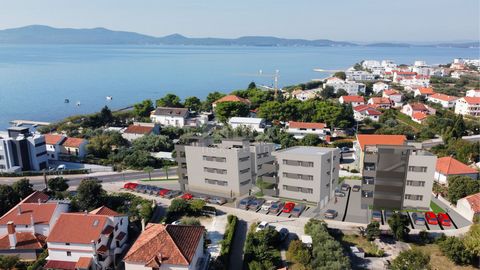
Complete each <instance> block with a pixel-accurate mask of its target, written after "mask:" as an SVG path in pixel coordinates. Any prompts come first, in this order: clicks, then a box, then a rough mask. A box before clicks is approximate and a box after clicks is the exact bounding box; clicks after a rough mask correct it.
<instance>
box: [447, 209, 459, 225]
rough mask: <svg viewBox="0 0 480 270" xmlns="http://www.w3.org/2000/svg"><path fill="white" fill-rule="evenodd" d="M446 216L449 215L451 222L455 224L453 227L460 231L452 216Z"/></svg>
mask: <svg viewBox="0 0 480 270" xmlns="http://www.w3.org/2000/svg"><path fill="white" fill-rule="evenodd" d="M445 214H447V216H448V218H449V219H450V222H451V223H452V224H453V227H455V229H458V227H457V224H455V222H454V221H453V218H452V217H451V216H450V214H449V213H448V212H447V213H445Z"/></svg>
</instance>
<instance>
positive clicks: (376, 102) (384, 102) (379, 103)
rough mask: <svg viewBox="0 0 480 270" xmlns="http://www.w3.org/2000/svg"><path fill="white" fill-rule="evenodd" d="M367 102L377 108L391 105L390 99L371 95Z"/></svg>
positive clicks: (386, 107) (387, 107)
mask: <svg viewBox="0 0 480 270" xmlns="http://www.w3.org/2000/svg"><path fill="white" fill-rule="evenodd" d="M367 104H369V105H370V106H372V107H374V108H377V109H390V108H391V107H392V101H391V100H390V99H389V98H385V97H372V98H370V99H369V100H368V102H367Z"/></svg>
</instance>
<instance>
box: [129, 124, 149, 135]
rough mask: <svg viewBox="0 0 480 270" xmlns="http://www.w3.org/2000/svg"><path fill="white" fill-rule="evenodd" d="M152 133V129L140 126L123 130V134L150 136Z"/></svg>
mask: <svg viewBox="0 0 480 270" xmlns="http://www.w3.org/2000/svg"><path fill="white" fill-rule="evenodd" d="M152 131H153V127H149V126H140V125H130V126H128V128H127V129H125V131H124V133H132V134H150V133H151V132H152Z"/></svg>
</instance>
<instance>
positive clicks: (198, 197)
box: [195, 194, 210, 202]
mask: <svg viewBox="0 0 480 270" xmlns="http://www.w3.org/2000/svg"><path fill="white" fill-rule="evenodd" d="M195 199H198V200H202V201H206V202H207V201H208V199H210V196H208V195H203V194H201V195H196V196H195Z"/></svg>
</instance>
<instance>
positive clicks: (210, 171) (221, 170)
mask: <svg viewBox="0 0 480 270" xmlns="http://www.w3.org/2000/svg"><path fill="white" fill-rule="evenodd" d="M203 171H204V172H208V173H216V174H227V170H225V169H216V168H208V167H204V168H203Z"/></svg>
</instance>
